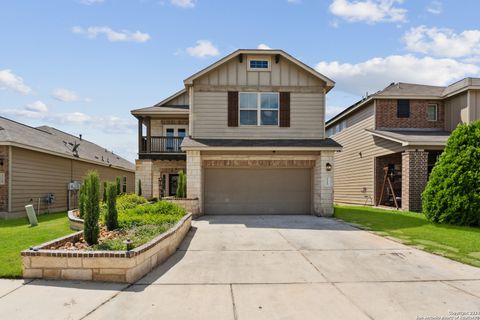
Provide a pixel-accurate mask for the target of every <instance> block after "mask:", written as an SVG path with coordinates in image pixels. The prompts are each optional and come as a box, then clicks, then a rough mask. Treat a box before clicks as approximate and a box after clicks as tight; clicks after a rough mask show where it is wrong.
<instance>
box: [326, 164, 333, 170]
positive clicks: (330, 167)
mask: <svg viewBox="0 0 480 320" xmlns="http://www.w3.org/2000/svg"><path fill="white" fill-rule="evenodd" d="M325 167H326V169H327V171H332V165H331V164H330V162H327V165H326V166H325Z"/></svg>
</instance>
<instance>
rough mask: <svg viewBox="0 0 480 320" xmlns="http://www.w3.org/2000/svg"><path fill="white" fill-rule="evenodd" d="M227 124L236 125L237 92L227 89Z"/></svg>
mask: <svg viewBox="0 0 480 320" xmlns="http://www.w3.org/2000/svg"><path fill="white" fill-rule="evenodd" d="M228 126H229V127H238V92H237V91H228Z"/></svg>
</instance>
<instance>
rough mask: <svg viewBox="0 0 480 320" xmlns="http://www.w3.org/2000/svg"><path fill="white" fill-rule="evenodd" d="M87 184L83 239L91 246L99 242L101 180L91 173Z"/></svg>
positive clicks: (86, 181) (86, 180) (87, 178)
mask: <svg viewBox="0 0 480 320" xmlns="http://www.w3.org/2000/svg"><path fill="white" fill-rule="evenodd" d="M84 184H85V212H84V230H83V237H84V238H85V241H86V242H87V243H88V244H89V245H93V244H96V243H97V242H98V235H99V232H100V230H99V227H98V218H99V214H100V204H99V202H100V191H99V189H100V180H99V178H98V174H97V172H96V171H89V172H88V174H87V177H86V178H85V181H84Z"/></svg>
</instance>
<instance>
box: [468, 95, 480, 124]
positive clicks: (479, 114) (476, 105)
mask: <svg viewBox="0 0 480 320" xmlns="http://www.w3.org/2000/svg"><path fill="white" fill-rule="evenodd" d="M469 94H470V107H469V109H470V110H469V120H470V121H476V120H480V90H470V91H469Z"/></svg>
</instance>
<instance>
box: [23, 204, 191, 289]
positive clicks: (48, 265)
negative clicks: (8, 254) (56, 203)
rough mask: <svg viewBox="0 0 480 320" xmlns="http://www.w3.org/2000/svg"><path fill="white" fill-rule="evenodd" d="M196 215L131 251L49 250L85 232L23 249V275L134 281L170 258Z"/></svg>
mask: <svg viewBox="0 0 480 320" xmlns="http://www.w3.org/2000/svg"><path fill="white" fill-rule="evenodd" d="M191 221H192V214H191V213H189V214H187V215H186V216H185V217H183V218H182V220H180V221H179V222H178V223H177V224H176V225H175V226H174V227H173V228H171V229H170V230H168V231H167V232H165V233H163V234H161V235H160V236H158V237H157V238H155V239H153V240H152V241H150V242H148V243H146V244H144V245H142V246H140V247H138V248H135V249H133V250H131V251H73V250H49V248H50V247H52V246H55V245H59V244H62V243H65V242H66V241H71V240H75V239H78V238H79V237H81V236H82V233H83V232H82V231H80V232H77V233H75V234H73V235H69V236H66V237H63V238H59V239H56V240H53V241H50V242H47V243H45V244H43V245H40V246H39V247H37V248H31V249H29V250H25V251H22V253H21V254H22V261H23V277H24V278H44V279H63V280H90V281H106V282H126V283H133V282H135V281H137V280H138V279H140V278H141V277H143V276H144V275H145V274H147V273H148V272H150V271H151V270H152V269H153V268H155V267H156V266H158V265H159V264H161V263H162V262H164V261H165V260H166V259H167V258H168V257H170V256H171V255H172V254H173V253H174V252H175V251H176V249H177V248H178V247H179V245H180V243H181V242H182V241H183V239H184V238H185V236H186V234H187V233H188V231H189V230H190V226H191Z"/></svg>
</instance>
